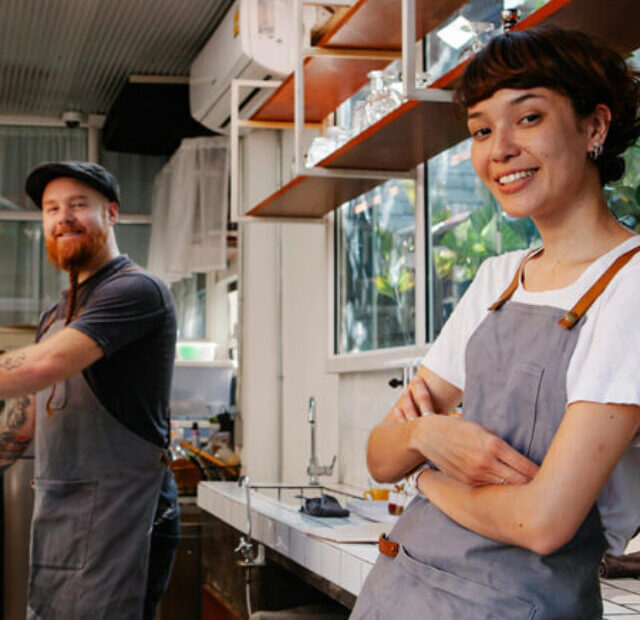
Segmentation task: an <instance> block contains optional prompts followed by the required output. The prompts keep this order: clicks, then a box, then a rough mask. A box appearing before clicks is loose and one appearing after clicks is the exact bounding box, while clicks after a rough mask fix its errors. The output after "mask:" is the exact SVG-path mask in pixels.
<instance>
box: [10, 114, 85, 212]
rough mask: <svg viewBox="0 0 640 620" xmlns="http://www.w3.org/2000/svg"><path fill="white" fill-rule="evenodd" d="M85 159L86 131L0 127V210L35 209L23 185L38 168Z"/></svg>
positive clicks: (65, 128)
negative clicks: (48, 162)
mask: <svg viewBox="0 0 640 620" xmlns="http://www.w3.org/2000/svg"><path fill="white" fill-rule="evenodd" d="M86 158H87V130H86V129H80V128H76V129H70V128H68V127H10V126H0V209H5V210H12V211H13V210H16V211H23V210H25V209H35V208H36V207H35V205H34V204H33V203H32V202H31V200H30V199H29V198H28V197H27V195H26V193H25V191H24V182H25V181H26V179H27V176H28V175H29V173H30V172H31V171H32V170H33V169H34V168H35V167H36V166H37V165H38V164H41V163H43V162H46V161H67V160H84V159H86Z"/></svg>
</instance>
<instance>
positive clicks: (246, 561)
mask: <svg viewBox="0 0 640 620" xmlns="http://www.w3.org/2000/svg"><path fill="white" fill-rule="evenodd" d="M238 486H240V487H244V488H245V491H246V504H247V536H246V538H245V537H244V536H240V541H239V542H238V546H237V547H236V548H235V549H234V553H240V555H241V556H242V559H241V560H238V564H239V565H240V566H245V567H249V566H262V565H263V564H264V563H265V557H264V547H263V546H262V545H261V544H260V543H258V546H257V550H256V552H255V553H254V551H253V538H252V530H253V527H252V521H251V488H250V486H249V476H242V477H241V478H240V479H239V480H238Z"/></svg>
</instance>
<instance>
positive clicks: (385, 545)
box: [378, 534, 400, 558]
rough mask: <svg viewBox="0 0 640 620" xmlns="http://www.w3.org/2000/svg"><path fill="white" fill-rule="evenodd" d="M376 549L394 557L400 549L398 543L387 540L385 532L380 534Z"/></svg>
mask: <svg viewBox="0 0 640 620" xmlns="http://www.w3.org/2000/svg"><path fill="white" fill-rule="evenodd" d="M378 549H379V550H380V553H384V554H385V555H388V556H389V557H390V558H395V557H396V556H397V555H398V551H400V545H399V544H398V543H397V542H393V541H392V540H389V539H388V538H387V536H386V534H380V540H379V541H378Z"/></svg>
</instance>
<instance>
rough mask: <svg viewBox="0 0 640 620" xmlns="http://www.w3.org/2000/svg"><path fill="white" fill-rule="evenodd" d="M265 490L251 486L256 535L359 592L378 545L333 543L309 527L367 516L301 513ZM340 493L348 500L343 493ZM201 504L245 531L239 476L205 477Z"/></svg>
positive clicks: (356, 520)
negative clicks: (208, 479) (226, 479)
mask: <svg viewBox="0 0 640 620" xmlns="http://www.w3.org/2000/svg"><path fill="white" fill-rule="evenodd" d="M302 486H306V484H305V485H302ZM334 489H335V490H336V491H338V493H339V487H337V486H335V485H331V487H330V492H331V491H333V490H334ZM263 493H265V494H263ZM266 493H270V491H254V490H252V491H251V514H252V524H253V532H252V534H253V538H254V540H257V541H259V542H261V543H262V544H264V545H265V546H267V547H270V548H272V549H274V550H276V551H277V552H278V553H280V554H281V555H284V556H286V557H288V558H290V559H291V560H293V561H294V562H296V563H297V564H300V565H301V566H304V567H305V568H307V569H308V570H310V571H313V572H314V573H317V574H318V575H320V576H322V577H324V578H325V579H327V580H328V581H331V582H332V583H335V584H336V585H338V586H339V587H341V588H342V589H344V590H346V591H348V592H351V593H352V594H354V595H356V596H357V595H358V594H359V592H360V589H361V587H362V583H363V582H364V579H365V577H366V576H367V575H368V574H369V571H370V570H371V567H372V566H373V564H374V562H375V561H376V558H377V557H378V547H377V545H376V544H372V543H369V544H367V543H364V544H341V543H333V542H330V541H327V540H323V539H320V538H316V537H314V536H310V535H309V534H308V533H307V532H308V531H309V530H310V529H311V528H314V529H317V528H318V527H327V528H335V527H337V526H340V525H349V524H357V523H368V521H366V520H365V519H362V518H361V517H359V516H357V515H354V514H353V513H352V514H351V515H350V516H349V517H344V518H318V517H311V516H309V515H305V514H302V513H300V512H299V511H298V508H297V507H296V506H294V505H289V504H286V503H284V502H280V501H277V499H275V498H272V497H268V496H267V495H266ZM338 493H336V495H338ZM338 499H339V500H340V501H341V503H342V504H343V505H344V501H342V498H340V497H338ZM198 506H200V508H202V509H203V510H205V511H207V512H209V513H211V514H212V515H214V516H215V517H217V518H218V519H220V520H222V521H224V522H226V523H228V524H229V525H231V526H232V527H234V528H235V529H237V530H239V531H240V532H241V533H243V534H244V533H245V532H246V530H247V508H246V500H245V489H244V488H241V487H239V486H238V483H237V482H201V483H200V484H199V485H198ZM389 528H391V526H389Z"/></svg>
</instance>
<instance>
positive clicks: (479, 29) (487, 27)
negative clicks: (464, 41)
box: [458, 21, 496, 62]
mask: <svg viewBox="0 0 640 620" xmlns="http://www.w3.org/2000/svg"><path fill="white" fill-rule="evenodd" d="M495 28H496V27H495V25H494V24H492V23H491V22H474V21H470V22H468V23H466V24H464V25H463V26H461V28H460V30H462V31H463V32H470V33H471V34H472V35H473V39H471V43H470V44H469V45H467V46H466V47H465V48H463V50H462V51H461V52H460V56H459V58H458V61H459V62H461V61H463V60H465V59H466V58H469V57H470V56H473V55H474V54H476V53H477V52H479V51H480V50H481V49H482V48H483V47H484V46H485V44H486V41H487V39H488V36H487V35H489V33H491V32H493V31H494V30H495Z"/></svg>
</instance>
